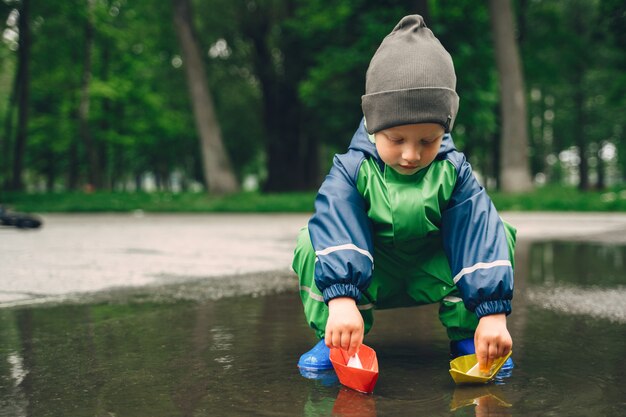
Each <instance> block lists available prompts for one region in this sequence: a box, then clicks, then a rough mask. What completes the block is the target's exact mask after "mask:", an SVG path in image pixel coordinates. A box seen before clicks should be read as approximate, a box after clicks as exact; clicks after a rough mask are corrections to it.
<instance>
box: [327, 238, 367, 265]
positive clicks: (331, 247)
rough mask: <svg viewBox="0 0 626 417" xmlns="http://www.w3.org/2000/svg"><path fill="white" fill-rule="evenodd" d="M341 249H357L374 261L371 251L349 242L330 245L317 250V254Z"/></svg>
mask: <svg viewBox="0 0 626 417" xmlns="http://www.w3.org/2000/svg"><path fill="white" fill-rule="evenodd" d="M339 250H355V251H357V252H359V253H360V254H362V255H365V256H367V257H368V258H369V260H370V261H372V263H374V257H373V256H372V254H371V253H369V252H368V251H366V250H365V249H361V248H359V247H358V246H356V245H354V244H353V243H347V244H345V245H338V246H330V247H328V248H326V249H323V250H318V251H315V254H316V255H317V256H320V255H328V254H330V253H333V252H337V251H339Z"/></svg>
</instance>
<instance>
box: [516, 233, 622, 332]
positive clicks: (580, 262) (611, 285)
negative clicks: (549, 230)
mask: <svg viewBox="0 0 626 417" xmlns="http://www.w3.org/2000/svg"><path fill="white" fill-rule="evenodd" d="M624 259H626V246H624V245H621V246H620V245H606V244H600V243H587V244H584V243H571V242H542V243H536V244H534V245H533V246H532V248H531V251H530V261H529V262H530V265H531V267H530V277H529V278H530V279H529V281H530V285H529V287H528V290H527V292H526V296H527V298H528V301H529V302H530V303H532V304H533V305H536V306H539V307H541V308H544V309H548V310H552V311H555V312H559V313H565V314H576V315H587V316H590V317H593V318H598V319H607V320H610V321H612V322H615V323H621V324H624V323H626V303H624V301H623V300H624V299H625V298H626V286H625V284H626V269H625V265H624Z"/></svg>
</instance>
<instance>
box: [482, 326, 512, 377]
mask: <svg viewBox="0 0 626 417" xmlns="http://www.w3.org/2000/svg"><path fill="white" fill-rule="evenodd" d="M474 346H475V347H476V357H477V358H478V369H479V370H480V371H481V372H485V373H488V372H489V370H490V369H491V365H492V364H493V361H494V360H496V359H497V358H500V357H502V356H504V355H506V354H508V353H509V352H510V351H511V347H512V346H513V340H512V339H511V335H510V334H509V331H508V330H507V329H506V315H505V314H494V315H491V316H483V317H481V318H480V321H479V322H478V327H477V328H476V333H475V334H474Z"/></svg>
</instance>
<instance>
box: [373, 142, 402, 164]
mask: <svg viewBox="0 0 626 417" xmlns="http://www.w3.org/2000/svg"><path fill="white" fill-rule="evenodd" d="M376 150H377V151H378V155H379V156H380V159H382V160H383V162H385V163H386V164H389V163H391V162H393V161H394V160H395V159H396V153H397V152H396V151H395V150H394V148H392V147H390V146H384V145H378V144H377V145H376Z"/></svg>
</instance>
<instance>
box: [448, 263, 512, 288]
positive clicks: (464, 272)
mask: <svg viewBox="0 0 626 417" xmlns="http://www.w3.org/2000/svg"><path fill="white" fill-rule="evenodd" d="M496 266H510V267H513V265H511V261H509V260H500V261H493V262H489V263H484V262H479V263H477V264H476V265H473V266H470V267H467V268H463V269H461V271H459V273H458V274H456V276H455V277H454V279H453V280H452V281H454V283H455V284H456V283H457V282H459V280H460V279H461V278H463V275H467V274H471V273H472V272H474V271H477V270H479V269H489V268H494V267H496Z"/></svg>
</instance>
